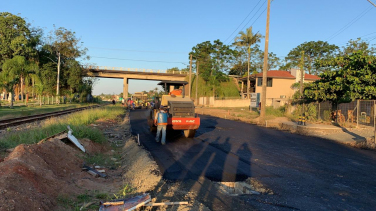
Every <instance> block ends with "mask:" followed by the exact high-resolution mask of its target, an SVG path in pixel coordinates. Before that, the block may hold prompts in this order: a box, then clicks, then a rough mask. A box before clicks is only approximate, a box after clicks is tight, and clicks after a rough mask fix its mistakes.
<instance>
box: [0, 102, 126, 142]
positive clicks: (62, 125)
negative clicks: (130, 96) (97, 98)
mask: <svg viewBox="0 0 376 211" xmlns="http://www.w3.org/2000/svg"><path fill="white" fill-rule="evenodd" d="M122 113H124V108H122V107H120V106H106V107H104V108H96V109H88V110H84V111H81V112H77V113H73V114H70V115H67V116H65V117H60V118H51V119H49V120H46V121H45V122H44V123H43V124H42V126H41V127H38V128H33V129H30V130H25V131H22V132H11V133H8V134H5V136H3V137H2V138H1V139H0V149H8V148H13V147H16V146H17V145H19V144H34V143H37V142H39V141H40V140H42V139H45V138H47V137H50V136H52V135H54V134H56V133H59V132H62V131H64V130H67V126H68V125H69V126H70V127H71V128H72V130H73V135H74V136H75V137H76V138H88V139H90V140H92V141H94V142H98V143H102V142H103V141H104V140H105V137H104V136H103V133H102V132H101V131H100V130H99V129H95V128H91V127H89V126H87V125H89V124H91V123H94V122H95V121H96V120H98V119H101V118H105V119H115V118H116V117H117V116H119V115H121V114H122Z"/></svg>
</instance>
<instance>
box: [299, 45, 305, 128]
mask: <svg viewBox="0 0 376 211" xmlns="http://www.w3.org/2000/svg"><path fill="white" fill-rule="evenodd" d="M303 80H304V51H302V57H301V60H300V90H299V91H300V99H301V100H302V112H301V114H302V118H303V123H304V122H305V121H304V119H305V115H304V90H303V89H304V88H303V83H304V81H303Z"/></svg>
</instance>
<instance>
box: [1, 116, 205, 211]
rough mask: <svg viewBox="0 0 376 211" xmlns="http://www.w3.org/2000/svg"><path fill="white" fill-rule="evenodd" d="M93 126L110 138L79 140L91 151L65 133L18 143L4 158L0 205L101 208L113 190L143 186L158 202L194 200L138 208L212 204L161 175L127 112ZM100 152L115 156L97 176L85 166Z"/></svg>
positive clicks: (10, 207)
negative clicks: (63, 138)
mask: <svg viewBox="0 0 376 211" xmlns="http://www.w3.org/2000/svg"><path fill="white" fill-rule="evenodd" d="M91 126H92V127H96V128H98V129H100V130H102V131H103V133H104V134H105V135H106V136H107V142H106V143H104V144H98V143H94V142H92V141H91V140H89V139H82V140H79V141H80V142H81V144H82V145H83V146H84V147H85V149H86V150H87V152H86V153H83V152H81V151H80V150H79V149H78V148H77V147H75V146H73V145H71V144H69V143H68V144H67V143H65V142H63V141H61V140H60V139H49V140H44V141H40V142H39V143H37V144H32V145H19V146H17V147H16V148H15V149H14V150H13V151H12V152H11V153H9V154H5V155H3V158H2V159H1V160H0V196H1V197H0V211H2V210H17V211H22V210H28V211H29V210H77V209H80V210H98V208H99V206H98V205H99V201H101V200H102V201H106V200H110V199H111V198H113V197H114V195H117V197H121V198H127V197H130V196H132V195H137V194H140V193H144V192H149V193H150V194H151V197H152V201H153V202H163V201H189V205H180V206H178V205H176V206H161V207H142V208H139V210H209V209H207V208H206V207H205V206H204V205H203V204H201V203H199V202H198V201H197V200H196V195H192V194H191V193H190V192H189V190H187V191H185V190H179V186H180V184H179V183H168V182H166V181H164V180H163V179H162V176H161V173H160V172H159V169H158V165H157V164H156V162H155V161H154V160H153V159H152V157H151V155H150V154H149V153H148V152H147V151H146V150H145V149H143V148H142V147H140V146H138V145H137V142H136V139H135V137H132V136H131V135H130V125H129V120H128V117H127V116H125V118H122V119H121V121H112V120H99V121H97V122H96V123H95V124H92V125H91ZM73 135H74V133H73ZM97 155H101V156H103V157H105V158H106V157H109V158H111V159H109V160H111V162H110V163H107V164H104V166H103V169H104V170H105V173H106V174H107V175H108V177H107V178H101V177H94V176H92V175H90V174H89V173H88V172H86V171H83V170H82V166H83V164H84V162H86V164H88V165H89V166H92V167H93V166H94V165H96V164H95V163H87V159H88V157H90V156H94V157H95V156H97ZM125 187H128V188H125ZM161 187H163V189H161ZM124 191H125V192H124ZM100 194H102V196H103V195H105V196H107V197H105V198H103V197H101V198H98V197H97V196H96V195H100ZM79 198H85V199H84V200H78V199H79ZM90 204H91V205H90Z"/></svg>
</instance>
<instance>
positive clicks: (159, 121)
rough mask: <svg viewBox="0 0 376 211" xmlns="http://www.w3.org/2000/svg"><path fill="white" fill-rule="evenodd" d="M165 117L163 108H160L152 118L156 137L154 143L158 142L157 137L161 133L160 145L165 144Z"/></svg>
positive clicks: (165, 112) (165, 113)
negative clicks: (155, 127) (155, 128)
mask: <svg viewBox="0 0 376 211" xmlns="http://www.w3.org/2000/svg"><path fill="white" fill-rule="evenodd" d="M167 116H168V115H167V111H166V109H165V107H163V106H161V107H160V108H159V111H158V112H157V113H156V114H155V117H154V125H155V126H157V136H156V137H155V141H156V142H159V136H160V134H161V131H162V140H161V143H162V145H165V144H166V129H167Z"/></svg>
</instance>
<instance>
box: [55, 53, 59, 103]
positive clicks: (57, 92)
mask: <svg viewBox="0 0 376 211" xmlns="http://www.w3.org/2000/svg"><path fill="white" fill-rule="evenodd" d="M57 55H58V60H57V86H56V97H57V98H56V100H57V101H56V103H57V104H60V102H58V99H59V96H60V90H59V86H60V52H58V53H57Z"/></svg>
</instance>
